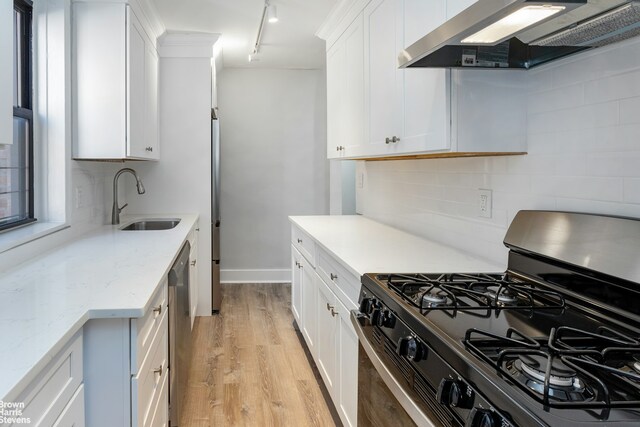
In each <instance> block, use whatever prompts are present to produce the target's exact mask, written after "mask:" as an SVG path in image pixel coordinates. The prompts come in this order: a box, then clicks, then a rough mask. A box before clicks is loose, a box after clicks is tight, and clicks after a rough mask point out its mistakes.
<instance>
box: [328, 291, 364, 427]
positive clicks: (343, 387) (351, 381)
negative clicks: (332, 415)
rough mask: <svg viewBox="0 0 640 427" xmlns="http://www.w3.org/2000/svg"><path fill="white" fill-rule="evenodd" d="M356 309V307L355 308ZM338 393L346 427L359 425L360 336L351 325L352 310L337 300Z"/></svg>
mask: <svg viewBox="0 0 640 427" xmlns="http://www.w3.org/2000/svg"><path fill="white" fill-rule="evenodd" d="M353 308H355V307H353ZM336 311H337V312H338V316H339V317H338V326H337V332H336V350H337V351H336V358H337V362H336V363H337V364H336V367H337V372H336V392H335V396H336V397H334V401H335V402H336V406H337V409H338V413H339V414H340V418H341V419H342V424H344V425H345V426H351V427H355V426H356V425H358V335H356V331H355V330H354V329H353V325H352V324H351V315H350V309H349V308H348V307H346V306H345V305H344V304H342V302H341V301H340V300H339V299H337V298H336Z"/></svg>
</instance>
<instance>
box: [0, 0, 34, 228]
mask: <svg viewBox="0 0 640 427" xmlns="http://www.w3.org/2000/svg"><path fill="white" fill-rule="evenodd" d="M31 16H32V3H31V1H29V0H14V2H13V28H14V31H13V64H14V66H13V144H12V145H0V230H6V229H8V228H12V227H16V226H19V225H23V224H27V223H29V222H33V221H35V218H34V208H33V89H32V77H31V76H32V69H33V67H32V62H33V60H32V49H31V34H32V29H31Z"/></svg>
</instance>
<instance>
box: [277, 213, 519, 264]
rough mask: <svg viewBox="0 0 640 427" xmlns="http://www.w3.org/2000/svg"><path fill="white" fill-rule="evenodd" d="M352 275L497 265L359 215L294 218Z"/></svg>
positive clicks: (292, 218) (295, 222) (291, 218)
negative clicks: (348, 269) (347, 268)
mask: <svg viewBox="0 0 640 427" xmlns="http://www.w3.org/2000/svg"><path fill="white" fill-rule="evenodd" d="M289 219H290V220H291V222H292V223H294V224H296V225H297V226H298V227H300V228H301V229H302V230H304V231H305V232H306V233H308V234H309V235H311V237H313V238H314V239H315V240H316V242H317V243H319V244H320V246H322V247H323V248H324V249H325V250H327V251H329V252H331V253H333V255H335V256H336V257H337V258H339V259H340V260H341V261H342V262H343V263H344V264H345V265H346V266H347V267H349V268H350V269H351V271H352V273H354V274H356V275H358V276H362V275H363V274H365V273H453V272H456V273H471V272H478V273H487V272H502V271H504V270H505V269H506V262H507V260H506V259H505V263H504V264H496V263H493V262H490V261H487V260H484V259H482V258H480V257H478V256H474V255H472V254H469V253H467V252H464V251H461V250H458V249H455V248H452V247H451V246H446V245H443V244H441V243H437V242H434V241H430V240H426V239H423V238H420V237H417V236H414V235H412V234H409V233H407V232H404V231H401V230H398V229H397V228H393V227H390V226H388V225H384V224H382V223H379V222H376V221H373V220H371V219H368V218H365V217H363V216H359V215H323V216H291V217H289Z"/></svg>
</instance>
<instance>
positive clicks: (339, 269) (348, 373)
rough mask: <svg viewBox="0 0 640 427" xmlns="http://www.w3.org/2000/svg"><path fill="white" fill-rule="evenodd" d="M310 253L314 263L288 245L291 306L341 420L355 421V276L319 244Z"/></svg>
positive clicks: (347, 422) (356, 392)
mask: <svg viewBox="0 0 640 427" xmlns="http://www.w3.org/2000/svg"><path fill="white" fill-rule="evenodd" d="M294 231H295V227H294ZM295 235H296V233H294V236H295ZM310 237H311V236H307V238H310ZM314 244H315V242H314ZM313 253H314V254H316V255H317V264H316V268H314V267H313V265H311V264H310V262H309V260H308V259H306V258H305V257H304V256H303V255H302V254H301V253H300V252H299V251H298V250H297V249H296V247H295V246H294V245H292V247H291V259H292V268H293V271H292V283H291V311H292V313H293V316H294V317H295V319H296V322H297V323H298V327H299V328H300V332H301V334H302V336H303V338H304V340H305V342H306V343H307V346H308V347H309V351H310V352H311V355H312V356H313V359H314V361H315V363H316V365H317V367H318V370H319V371H320V376H321V377H322V380H323V382H324V384H325V386H326V388H327V390H328V391H329V395H330V396H331V399H332V400H333V404H334V406H335V408H336V410H337V411H338V414H339V416H340V419H341V421H342V424H343V425H345V426H353V427H355V426H356V425H357V421H358V420H357V411H358V336H357V335H356V332H355V330H354V328H353V325H352V324H351V318H350V310H352V309H355V308H357V305H356V300H357V294H354V293H353V291H352V288H354V285H353V283H352V282H353V281H354V280H356V279H355V277H356V276H355V275H353V276H352V275H351V273H348V270H350V269H348V268H347V267H346V266H345V265H343V264H340V263H339V262H338V261H337V259H336V258H334V257H333V256H331V255H329V253H328V252H327V251H325V250H324V249H321V248H320V247H319V246H315V247H314V248H313ZM343 288H344V289H343Z"/></svg>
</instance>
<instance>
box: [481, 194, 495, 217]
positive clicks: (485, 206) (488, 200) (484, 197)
mask: <svg viewBox="0 0 640 427" xmlns="http://www.w3.org/2000/svg"><path fill="white" fill-rule="evenodd" d="M492 199H493V197H492V191H491V190H489V189H486V188H480V189H478V216H479V217H480V218H491V214H492V212H491V210H492V207H493V200H492Z"/></svg>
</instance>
